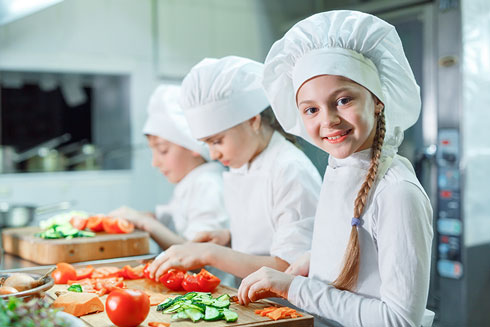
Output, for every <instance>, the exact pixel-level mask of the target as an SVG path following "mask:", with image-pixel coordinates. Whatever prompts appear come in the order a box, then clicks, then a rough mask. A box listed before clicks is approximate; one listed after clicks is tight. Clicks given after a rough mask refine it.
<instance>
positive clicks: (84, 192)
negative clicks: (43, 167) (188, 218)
mask: <svg viewBox="0 0 490 327" xmlns="http://www.w3.org/2000/svg"><path fill="white" fill-rule="evenodd" d="M151 24H152V14H151V1H150V0H65V1H64V2H62V3H61V4H59V5H56V6H53V7H50V8H48V9H46V10H43V11H41V12H38V13H36V14H33V15H31V16H28V17H25V18H23V19H21V20H18V21H15V22H12V23H10V24H7V25H4V26H1V27H0V70H2V69H4V70H21V71H24V70H25V71H55V72H81V73H117V74H127V75H129V76H130V84H131V85H130V99H131V103H130V110H131V133H132V135H131V139H132V143H133V144H140V143H143V142H146V141H145V139H144V138H143V136H142V135H141V132H140V131H141V129H142V126H143V123H144V120H145V118H146V112H145V109H146V104H147V101H148V98H149V96H150V94H151V92H152V91H153V89H154V87H155V86H156V85H157V83H158V82H159V81H158V80H157V78H156V74H155V73H154V69H153V49H152V29H151ZM132 165H133V169H132V170H130V171H112V172H110V171H99V172H60V173H42V174H32V173H30V174H12V175H1V176H0V201H8V202H16V203H19V202H22V203H33V204H38V205H41V204H47V203H53V202H58V201H63V200H75V201H76V206H75V208H77V209H82V210H87V211H91V212H107V211H108V210H111V209H113V208H115V207H117V206H119V205H122V204H127V205H131V206H133V207H135V208H137V209H141V210H152V209H153V207H154V205H155V203H157V202H160V203H162V202H166V201H167V200H168V198H169V196H170V194H171V190H172V185H171V184H169V183H168V182H166V180H165V179H164V178H163V177H162V176H161V175H160V174H159V173H158V172H157V171H156V170H155V169H153V168H152V167H151V165H150V153H149V151H148V150H144V151H138V152H136V154H135V156H134V158H133V163H132Z"/></svg>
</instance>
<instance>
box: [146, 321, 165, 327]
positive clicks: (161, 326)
mask: <svg viewBox="0 0 490 327" xmlns="http://www.w3.org/2000/svg"><path fill="white" fill-rule="evenodd" d="M148 326H150V327H169V326H170V323H168V322H161V321H150V322H149V323H148Z"/></svg>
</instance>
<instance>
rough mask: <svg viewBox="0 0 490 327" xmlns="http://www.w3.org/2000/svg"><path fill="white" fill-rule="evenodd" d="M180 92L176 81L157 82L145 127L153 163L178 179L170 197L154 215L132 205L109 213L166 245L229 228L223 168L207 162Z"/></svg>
mask: <svg viewBox="0 0 490 327" xmlns="http://www.w3.org/2000/svg"><path fill="white" fill-rule="evenodd" d="M179 96H180V87H178V86H173V85H166V86H160V87H158V88H157V89H156V90H155V91H154V92H153V94H152V96H151V98H150V102H149V105H148V119H147V121H146V123H145V126H144V128H143V133H144V134H145V135H146V136H147V138H148V143H149V145H150V148H151V152H152V165H153V166H154V167H156V168H158V169H159V170H160V171H161V172H162V174H163V175H164V176H165V177H166V178H167V179H168V181H169V182H171V183H174V184H175V188H174V191H173V195H172V198H171V200H170V202H169V203H168V204H167V205H158V206H156V210H155V214H154V215H153V214H148V213H143V212H139V211H136V210H134V209H131V208H129V207H121V208H119V209H116V210H114V211H112V212H111V213H109V215H112V216H117V217H124V218H126V219H128V220H131V221H132V222H133V223H134V224H135V226H136V227H137V228H140V229H142V230H145V231H147V232H149V233H150V235H151V237H152V238H153V240H155V242H156V243H157V244H158V245H159V246H160V247H161V248H162V249H167V248H168V247H169V246H171V245H173V244H180V243H184V242H186V241H188V240H192V239H194V238H195V237H196V235H197V234H198V233H199V232H202V231H211V230H216V229H221V228H227V227H228V223H229V218H228V214H227V213H226V210H225V207H224V200H223V178H222V173H223V171H224V167H223V166H222V165H220V164H219V163H217V162H215V161H208V160H209V150H208V148H207V146H206V144H205V143H203V142H199V141H197V140H196V139H194V138H193V137H192V135H191V132H190V130H189V126H188V124H187V121H186V120H185V117H184V113H183V112H182V110H181V109H180V107H179V104H178V100H179ZM155 217H156V218H157V219H154V218H155Z"/></svg>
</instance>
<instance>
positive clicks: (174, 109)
mask: <svg viewBox="0 0 490 327" xmlns="http://www.w3.org/2000/svg"><path fill="white" fill-rule="evenodd" d="M179 97H180V87H179V86H176V85H161V86H159V87H157V89H156V90H155V91H154V92H153V94H152V95H151V98H150V102H149V104H148V118H147V119H146V123H145V126H144V127H143V134H146V135H148V134H150V135H155V136H159V137H161V138H163V139H165V140H167V141H170V142H172V143H175V144H178V145H180V146H182V147H184V148H186V149H188V150H191V151H195V152H197V153H199V154H200V155H201V156H202V157H203V158H204V159H205V160H209V159H210V158H209V150H208V147H207V145H206V144H205V143H204V142H201V141H198V140H196V139H194V138H193V137H192V135H191V131H190V129H189V126H188V124H187V121H186V119H185V116H184V113H183V112H182V109H180V107H179V104H178V101H179Z"/></svg>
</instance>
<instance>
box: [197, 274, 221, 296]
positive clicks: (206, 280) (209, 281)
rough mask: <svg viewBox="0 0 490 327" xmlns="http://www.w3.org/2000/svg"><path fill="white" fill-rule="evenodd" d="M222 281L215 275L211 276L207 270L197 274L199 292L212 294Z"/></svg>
mask: <svg viewBox="0 0 490 327" xmlns="http://www.w3.org/2000/svg"><path fill="white" fill-rule="evenodd" d="M220 282H221V280H220V279H219V278H218V277H216V276H215V275H213V274H211V273H210V272H209V271H207V270H206V269H201V271H200V272H199V274H197V283H198V284H199V292H212V291H214V289H215V288H216V287H218V285H219V283H220Z"/></svg>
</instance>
